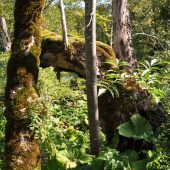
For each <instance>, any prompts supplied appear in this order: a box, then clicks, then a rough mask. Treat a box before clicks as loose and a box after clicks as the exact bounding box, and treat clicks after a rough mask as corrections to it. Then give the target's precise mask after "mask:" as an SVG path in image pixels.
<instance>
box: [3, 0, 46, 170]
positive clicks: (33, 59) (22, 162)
mask: <svg viewBox="0 0 170 170" xmlns="http://www.w3.org/2000/svg"><path fill="white" fill-rule="evenodd" d="M43 6H44V0H36V1H35V0H24V1H23V0H16V1H15V11H14V18H15V25H14V40H13V44H12V53H11V57H10V59H9V62H8V66H7V84H6V91H5V105H6V112H5V116H6V119H7V124H6V132H5V135H6V137H5V152H4V161H3V169H5V170H14V169H15V170H16V169H17V170H23V169H24V170H33V169H35V168H38V169H41V166H40V148H39V140H38V139H34V132H33V131H31V130H30V128H29V125H30V121H31V114H30V112H29V107H30V101H29V99H30V98H32V99H34V100H35V99H38V98H39V96H38V94H37V91H36V83H37V80H38V71H39V68H38V67H39V56H40V52H41V34H40V28H39V27H40V25H41V12H42V9H43ZM39 114H41V111H40V113H39Z"/></svg>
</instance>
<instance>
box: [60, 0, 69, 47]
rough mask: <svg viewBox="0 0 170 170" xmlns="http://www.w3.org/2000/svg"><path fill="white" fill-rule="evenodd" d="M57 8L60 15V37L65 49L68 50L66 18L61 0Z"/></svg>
mask: <svg viewBox="0 0 170 170" xmlns="http://www.w3.org/2000/svg"><path fill="white" fill-rule="evenodd" d="M59 8H60V13H61V23H62V36H63V41H64V43H65V48H66V49H67V48H68V36H67V26H66V16H65V12H64V4H63V0H59Z"/></svg>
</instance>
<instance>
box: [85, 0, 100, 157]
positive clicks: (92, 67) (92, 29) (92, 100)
mask: <svg viewBox="0 0 170 170" xmlns="http://www.w3.org/2000/svg"><path fill="white" fill-rule="evenodd" d="M95 12H96V0H86V1H85V43H86V78H87V81H86V87H87V106H88V118H89V130H90V147H91V153H92V154H94V155H98V154H99V151H100V138H99V111H98V100H97V72H96V70H97V67H96V63H97V62H96V61H97V60H96V15H95Z"/></svg>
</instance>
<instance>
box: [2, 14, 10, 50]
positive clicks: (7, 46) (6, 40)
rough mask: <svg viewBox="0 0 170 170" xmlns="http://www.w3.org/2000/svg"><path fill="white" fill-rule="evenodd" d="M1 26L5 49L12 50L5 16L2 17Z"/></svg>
mask: <svg viewBox="0 0 170 170" xmlns="http://www.w3.org/2000/svg"><path fill="white" fill-rule="evenodd" d="M0 28H1V36H2V41H3V50H4V51H10V50H11V39H10V37H9V34H8V28H7V24H6V20H5V18H4V17H0Z"/></svg>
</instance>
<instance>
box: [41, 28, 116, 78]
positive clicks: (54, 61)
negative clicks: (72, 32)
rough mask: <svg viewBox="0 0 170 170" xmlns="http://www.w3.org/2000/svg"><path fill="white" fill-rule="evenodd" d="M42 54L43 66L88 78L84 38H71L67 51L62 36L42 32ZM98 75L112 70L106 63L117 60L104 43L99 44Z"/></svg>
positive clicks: (46, 31)
mask: <svg viewBox="0 0 170 170" xmlns="http://www.w3.org/2000/svg"><path fill="white" fill-rule="evenodd" d="M42 35H43V41H42V52H41V57H40V59H41V66H42V67H48V66H54V67H56V68H59V69H61V70H69V71H73V72H76V73H77V74H79V75H81V76H82V77H86V75H85V74H86V70H85V69H86V64H85V63H86V61H85V41H84V39H83V38H75V37H70V38H69V46H68V49H67V50H65V48H64V44H63V42H62V39H61V37H60V36H57V35H56V34H55V33H53V32H50V31H48V30H43V31H42ZM96 48H97V59H98V60H97V63H96V65H97V68H98V70H97V74H98V76H102V75H103V74H104V72H106V71H107V70H108V69H110V65H109V64H106V63H105V62H106V61H108V60H115V59H116V58H115V54H114V52H113V50H112V48H111V47H110V46H108V45H107V44H104V43H102V42H97V47H96Z"/></svg>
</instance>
